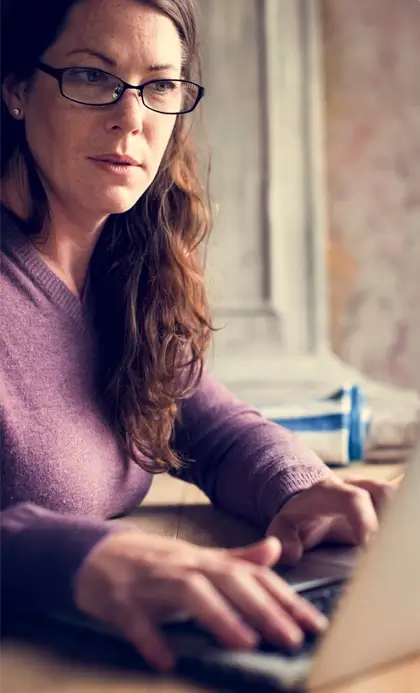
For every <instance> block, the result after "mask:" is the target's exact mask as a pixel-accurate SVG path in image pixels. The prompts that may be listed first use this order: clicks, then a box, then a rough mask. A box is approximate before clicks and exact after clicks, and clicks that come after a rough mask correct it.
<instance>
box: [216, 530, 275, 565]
mask: <svg viewBox="0 0 420 693" xmlns="http://www.w3.org/2000/svg"><path fill="white" fill-rule="evenodd" d="M281 553H282V546H281V544H280V542H279V540H278V538H277V537H275V536H270V537H265V538H264V539H262V540H261V541H258V542H256V543H255V544H251V545H250V546H244V547H241V548H239V549H231V550H229V554H230V555H231V556H235V558H241V559H242V560H244V561H248V562H251V563H257V564H259V565H266V566H272V565H274V564H275V563H277V562H278V560H279V558H280V554H281Z"/></svg>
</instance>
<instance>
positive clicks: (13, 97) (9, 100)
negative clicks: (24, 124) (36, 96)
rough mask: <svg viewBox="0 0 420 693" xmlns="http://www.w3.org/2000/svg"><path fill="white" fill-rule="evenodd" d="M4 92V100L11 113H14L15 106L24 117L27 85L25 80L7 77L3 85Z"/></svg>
mask: <svg viewBox="0 0 420 693" xmlns="http://www.w3.org/2000/svg"><path fill="white" fill-rule="evenodd" d="M2 93H3V99H4V102H5V104H6V106H7V108H8V110H9V113H10V115H13V117H14V118H16V116H15V115H14V114H13V110H14V109H15V108H17V109H19V113H20V116H19V118H22V117H23V115H24V112H25V105H26V93H27V91H26V86H25V83H24V82H17V81H16V79H15V78H14V77H6V78H5V80H4V81H3V85H2Z"/></svg>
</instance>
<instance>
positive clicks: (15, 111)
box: [12, 108, 20, 118]
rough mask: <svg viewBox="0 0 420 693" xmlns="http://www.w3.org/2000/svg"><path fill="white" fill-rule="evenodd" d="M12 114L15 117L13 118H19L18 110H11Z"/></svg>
mask: <svg viewBox="0 0 420 693" xmlns="http://www.w3.org/2000/svg"><path fill="white" fill-rule="evenodd" d="M12 114H13V115H14V116H15V118H17V117H18V116H20V108H14V109H13V110H12Z"/></svg>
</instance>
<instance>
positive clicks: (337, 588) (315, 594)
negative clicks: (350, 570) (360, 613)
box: [302, 581, 344, 617]
mask: <svg viewBox="0 0 420 693" xmlns="http://www.w3.org/2000/svg"><path fill="white" fill-rule="evenodd" d="M343 586H344V582H342V581H340V582H333V583H331V584H329V585H325V586H324V587H317V588H316V589H314V590H309V591H307V592H302V596H303V597H305V599H307V600H308V601H310V602H311V604H313V605H314V606H315V607H316V608H317V609H318V611H321V612H322V613H323V614H325V616H328V617H330V616H331V614H332V612H333V611H334V608H335V606H336V604H337V600H338V599H339V597H340V595H341V593H342V590H343Z"/></svg>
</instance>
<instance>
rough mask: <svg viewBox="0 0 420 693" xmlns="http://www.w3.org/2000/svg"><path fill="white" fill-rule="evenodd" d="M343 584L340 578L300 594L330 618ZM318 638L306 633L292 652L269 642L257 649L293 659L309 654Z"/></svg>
mask: <svg viewBox="0 0 420 693" xmlns="http://www.w3.org/2000/svg"><path fill="white" fill-rule="evenodd" d="M344 584H345V582H344V581H343V580H340V581H338V582H333V583H330V584H328V585H324V586H323V587H316V588H315V589H311V590H307V591H304V592H301V593H300V594H301V595H302V597H305V599H307V600H308V601H310V602H311V604H313V605H314V606H315V607H316V608H317V609H318V611H321V612H322V613H323V614H325V616H327V617H328V618H331V616H332V614H333V611H334V608H335V606H336V604H337V601H338V599H339V598H340V596H341V593H342V590H343V588H344ZM318 638H319V636H318V635H315V634H307V635H306V637H305V640H304V642H303V645H302V647H301V648H300V649H298V650H294V651H293V652H291V651H290V650H287V649H286V648H282V647H281V646H279V645H272V644H271V643H262V645H261V646H260V647H259V649H260V650H261V651H262V652H267V653H272V654H274V653H277V654H282V655H284V656H285V657H287V658H290V659H293V658H295V657H296V656H300V655H302V654H309V653H310V652H312V650H313V649H314V648H315V645H316V643H317V640H318Z"/></svg>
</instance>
